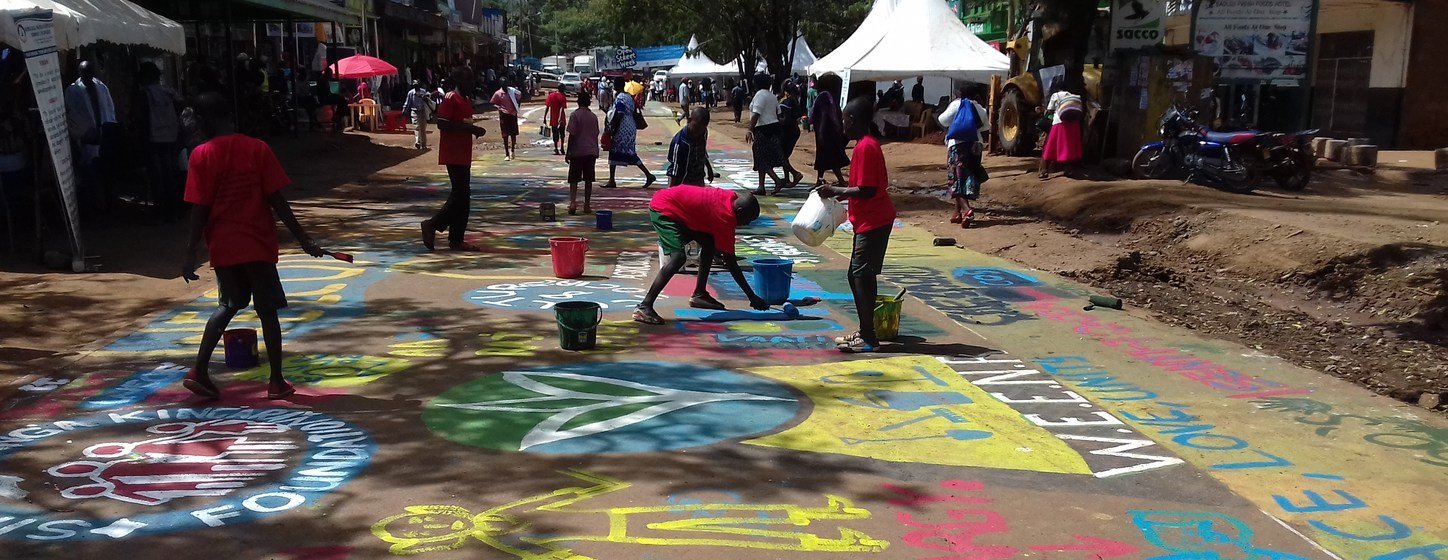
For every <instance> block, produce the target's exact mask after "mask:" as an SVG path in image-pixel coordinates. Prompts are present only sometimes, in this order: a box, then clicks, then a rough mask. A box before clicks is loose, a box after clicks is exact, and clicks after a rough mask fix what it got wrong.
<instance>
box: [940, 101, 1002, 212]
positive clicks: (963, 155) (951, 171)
mask: <svg viewBox="0 0 1448 560" xmlns="http://www.w3.org/2000/svg"><path fill="white" fill-rule="evenodd" d="M955 95H956V97H955V100H954V101H951V102H950V105H949V106H947V107H946V108H945V111H944V112H942V113H940V116H939V117H937V119H936V120H937V121H938V122H939V123H940V126H941V128H944V129H946V134H947V136H946V139H945V149H946V152H947V156H946V164H947V165H946V169H947V170H948V171H947V175H948V178H949V182H950V197H951V198H952V199H954V200H955V214H953V215H951V216H950V222H951V223H955V224H960V227H962V228H965V227H969V226H970V222H971V220H972V219H973V218H974V217H975V208H974V207H972V206H971V205H970V201H972V200H975V199H977V198H980V185H981V183H983V182H985V178H986V174H985V167H984V166H983V165H981V154H982V152H983V150H984V147H985V139H984V136H983V135H982V132H983V131H984V130H985V128H986V127H987V126H989V125H988V124H987V123H989V122H990V121H989V120H987V117H988V116H989V115H988V114H987V113H986V110H985V107H982V106H981V105H980V103H977V102H976V101H975V100H974V99H971V98H970V94H969V91H968V90H967V88H965V87H961V88H960V89H957V90H956V92H955ZM963 110H970V111H974V113H973V115H961V114H960V112H961V111H963ZM957 117H961V118H960V119H957ZM972 117H973V118H972ZM957 120H959V121H960V122H959V123H957ZM953 127H960V128H961V130H953ZM972 129H973V131H972ZM952 135H954V136H955V137H951V136H952Z"/></svg>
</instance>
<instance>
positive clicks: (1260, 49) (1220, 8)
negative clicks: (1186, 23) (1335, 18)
mask: <svg viewBox="0 0 1448 560" xmlns="http://www.w3.org/2000/svg"><path fill="white" fill-rule="evenodd" d="M1315 8H1316V0H1269V1H1263V0H1216V1H1214V2H1204V3H1201V5H1200V6H1198V7H1197V12H1196V19H1195V20H1194V22H1193V29H1194V31H1193V35H1194V38H1193V45H1194V46H1195V47H1196V50H1197V52H1199V53H1201V54H1203V55H1205V56H1208V57H1211V58H1212V59H1213V60H1215V61H1216V62H1217V67H1218V68H1219V69H1220V70H1221V77H1222V78H1248V79H1260V80H1295V81H1298V82H1301V81H1302V80H1303V79H1304V78H1305V77H1306V76H1307V51H1308V46H1309V45H1311V44H1312V37H1311V35H1310V33H1311V30H1312V20H1313V17H1314V16H1315V12H1316V10H1315Z"/></svg>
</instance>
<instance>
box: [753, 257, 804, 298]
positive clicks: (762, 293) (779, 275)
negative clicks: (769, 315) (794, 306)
mask: <svg viewBox="0 0 1448 560" xmlns="http://www.w3.org/2000/svg"><path fill="white" fill-rule="evenodd" d="M750 263H751V264H753V265H754V278H753V280H752V281H751V282H750V283H749V284H750V286H751V287H753V288H754V293H755V294H757V295H759V297H760V298H763V299H764V301H765V302H766V303H768V304H770V305H779V304H782V303H784V302H786V301H789V284H790V281H791V280H793V279H794V261H792V260H789V259H754V260H752V261H750Z"/></svg>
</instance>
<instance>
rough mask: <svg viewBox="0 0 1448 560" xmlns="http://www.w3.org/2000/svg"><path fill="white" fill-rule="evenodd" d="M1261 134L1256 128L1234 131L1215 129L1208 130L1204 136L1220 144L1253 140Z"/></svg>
mask: <svg viewBox="0 0 1448 560" xmlns="http://www.w3.org/2000/svg"><path fill="white" fill-rule="evenodd" d="M1259 134H1261V133H1260V132H1257V131H1255V130H1235V131H1232V132H1217V131H1215V130H1210V131H1207V134H1206V136H1204V138H1206V139H1207V141H1209V142H1216V143H1218V144H1242V143H1246V142H1251V141H1252V140H1253V139H1255V138H1257V136H1258V135H1259Z"/></svg>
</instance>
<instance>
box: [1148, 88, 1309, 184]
mask: <svg viewBox="0 0 1448 560" xmlns="http://www.w3.org/2000/svg"><path fill="white" fill-rule="evenodd" d="M1157 129H1158V131H1159V132H1160V133H1161V138H1162V139H1161V141H1159V142H1151V143H1149V144H1146V145H1145V146H1142V147H1141V149H1140V150H1139V151H1137V152H1136V157H1134V158H1132V160H1131V167H1132V169H1133V170H1134V171H1135V173H1136V176H1137V177H1141V178H1145V179H1163V178H1166V177H1168V176H1170V175H1173V174H1175V173H1180V172H1185V173H1186V175H1187V180H1188V181H1193V182H1200V183H1203V184H1206V185H1208V186H1213V187H1217V188H1220V189H1222V190H1225V191H1228V192H1233V193H1238V194H1242V193H1248V192H1252V189H1255V188H1256V187H1257V178H1258V170H1259V167H1260V165H1261V164H1260V161H1261V157H1262V155H1261V152H1260V148H1259V144H1258V142H1259V140H1258V139H1259V138H1260V137H1261V136H1262V133H1260V132H1257V131H1255V130H1247V131H1238V132H1216V131H1213V130H1209V129H1207V128H1206V127H1204V126H1202V125H1200V124H1198V123H1197V122H1196V120H1194V119H1192V118H1191V117H1190V116H1189V115H1188V114H1187V113H1186V111H1184V110H1183V109H1181V108H1180V107H1177V106H1172V107H1171V108H1170V109H1168V110H1167V111H1166V113H1164V114H1163V115H1162V116H1161V121H1160V122H1159V123H1158V125H1157ZM1304 184H1305V183H1304Z"/></svg>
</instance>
